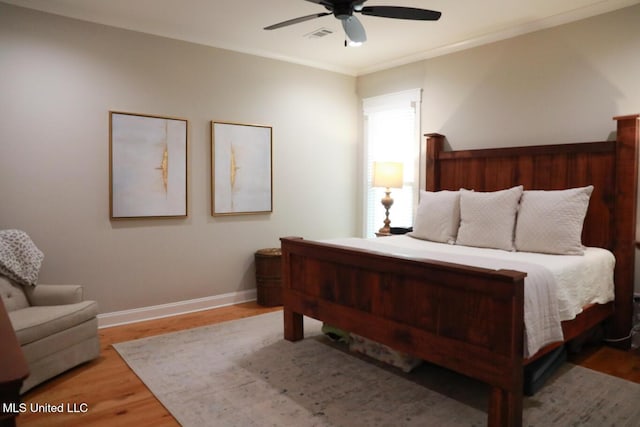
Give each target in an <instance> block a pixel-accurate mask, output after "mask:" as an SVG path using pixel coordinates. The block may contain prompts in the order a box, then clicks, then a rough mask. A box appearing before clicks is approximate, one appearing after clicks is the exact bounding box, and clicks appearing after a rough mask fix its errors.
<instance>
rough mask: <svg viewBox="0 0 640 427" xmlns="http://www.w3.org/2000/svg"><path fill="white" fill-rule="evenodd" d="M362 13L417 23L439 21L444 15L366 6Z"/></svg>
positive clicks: (400, 8) (407, 9) (434, 12)
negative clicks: (415, 21)
mask: <svg viewBox="0 0 640 427" xmlns="http://www.w3.org/2000/svg"><path fill="white" fill-rule="evenodd" d="M361 13H362V14H363V15H370V16H380V17H382V18H396V19H413V20H417V21H437V20H438V19H440V16H441V15H442V13H440V12H437V11H435V10H428V9H418V8H415V7H402V6H365V7H363V8H362V11H361Z"/></svg>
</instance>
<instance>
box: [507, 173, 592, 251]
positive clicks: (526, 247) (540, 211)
mask: <svg viewBox="0 0 640 427" xmlns="http://www.w3.org/2000/svg"><path fill="white" fill-rule="evenodd" d="M592 192H593V186H592V185H589V186H588V187H580V188H571V189H568V190H555V191H542V190H538V191H525V192H524V194H522V200H521V202H520V212H519V213H518V221H517V225H516V238H515V245H516V249H517V250H518V251H524V252H542V253H548V254H559V255H582V254H584V246H582V226H583V223H584V217H585V216H586V214H587V209H588V207H589V199H590V198H591V193H592Z"/></svg>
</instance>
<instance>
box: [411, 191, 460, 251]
mask: <svg viewBox="0 0 640 427" xmlns="http://www.w3.org/2000/svg"><path fill="white" fill-rule="evenodd" d="M459 224H460V192H458V191H448V190H443V191H437V192H432V191H424V190H420V203H419V204H418V210H417V212H416V218H415V221H414V222H413V231H412V232H411V233H409V235H410V236H411V237H415V238H418V239H424V240H431V241H433V242H440V243H454V242H455V240H456V234H457V233H458V225H459Z"/></svg>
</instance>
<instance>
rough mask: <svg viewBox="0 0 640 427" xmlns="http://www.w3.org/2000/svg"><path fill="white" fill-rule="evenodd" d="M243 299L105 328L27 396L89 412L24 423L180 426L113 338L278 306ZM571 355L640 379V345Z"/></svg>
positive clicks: (25, 418)
mask: <svg viewBox="0 0 640 427" xmlns="http://www.w3.org/2000/svg"><path fill="white" fill-rule="evenodd" d="M279 309H280V308H279V307H275V308H265V307H261V306H259V305H258V304H256V303H254V302H253V303H244V304H238V305H234V306H229V307H223V308H219V309H215V310H207V311H200V312H197V313H190V314H184V315H181V316H175V317H170V318H164V319H157V320H150V321H146V322H140V323H134V324H131V325H124V326H117V327H112V328H105V329H101V330H100V331H99V333H100V345H101V351H100V357H99V358H98V359H96V360H94V361H92V362H89V363H87V364H85V365H83V366H80V367H78V368H76V369H73V370H71V371H69V372H67V373H65V374H63V375H60V376H58V377H56V378H54V379H52V380H50V381H48V382H47V383H45V384H42V385H40V386H38V387H36V388H35V389H33V390H31V391H30V392H28V393H27V394H26V395H25V396H23V402H25V403H26V404H27V405H31V404H50V405H59V404H64V405H67V404H70V405H72V406H71V407H72V408H73V407H74V404H75V408H76V409H77V410H78V411H81V410H82V409H83V408H84V407H83V406H82V404H86V408H87V411H86V412H84V413H83V412H77V413H42V412H36V413H32V412H30V411H27V412H25V413H23V414H21V415H20V416H19V417H18V418H17V425H18V426H19V427H20V426H46V427H57V426H61V427H62V426H64V427H67V426H87V425H90V426H109V427H111V426H116V425H117V426H124V425H135V426H136V427H145V426H179V424H178V423H177V422H176V420H175V419H174V418H173V417H172V416H171V414H169V412H167V410H166V409H165V408H164V407H163V406H162V404H161V403H160V402H159V401H158V400H156V398H155V397H154V396H153V395H152V394H151V392H150V391H149V390H148V389H147V387H146V386H145V385H144V384H143V383H142V382H141V381H140V380H139V379H138V377H137V376H136V375H135V374H134V373H133V372H132V371H131V370H130V369H129V368H128V366H127V365H126V364H125V362H124V361H123V360H122V359H121V358H120V356H119V354H118V353H117V352H116V351H115V350H114V349H113V347H112V346H111V344H113V343H117V342H122V341H129V340H134V339H138V338H143V337H149V336H153V335H159V334H164V333H167V332H173V331H178V330H182V329H189V328H195V327H198V326H204V325H208V324H212V323H219V322H224V321H228V320H233V319H239V318H242V317H248V316H254V315H257V314H262V313H267V312H270V311H275V310H279ZM571 361H572V362H573V363H577V364H579V365H581V366H584V367H587V368H591V369H594V370H597V371H601V372H605V373H607V374H610V375H614V376H617V377H621V378H625V379H627V380H630V381H634V382H637V383H640V350H637V349H636V350H632V351H628V352H626V351H622V350H617V349H614V348H610V347H603V346H594V347H591V348H585V349H584V350H583V351H582V352H581V353H580V354H579V355H577V356H572V357H571Z"/></svg>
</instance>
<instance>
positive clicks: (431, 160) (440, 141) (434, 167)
mask: <svg viewBox="0 0 640 427" xmlns="http://www.w3.org/2000/svg"><path fill="white" fill-rule="evenodd" d="M425 136H426V137H427V166H426V167H427V177H426V180H427V182H426V184H425V185H426V187H425V188H426V190H427V191H437V189H438V188H440V182H439V178H438V177H439V176H440V173H439V171H438V167H439V166H438V162H437V160H438V157H439V156H440V153H441V152H442V150H443V149H444V135H441V134H439V133H427V134H425Z"/></svg>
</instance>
